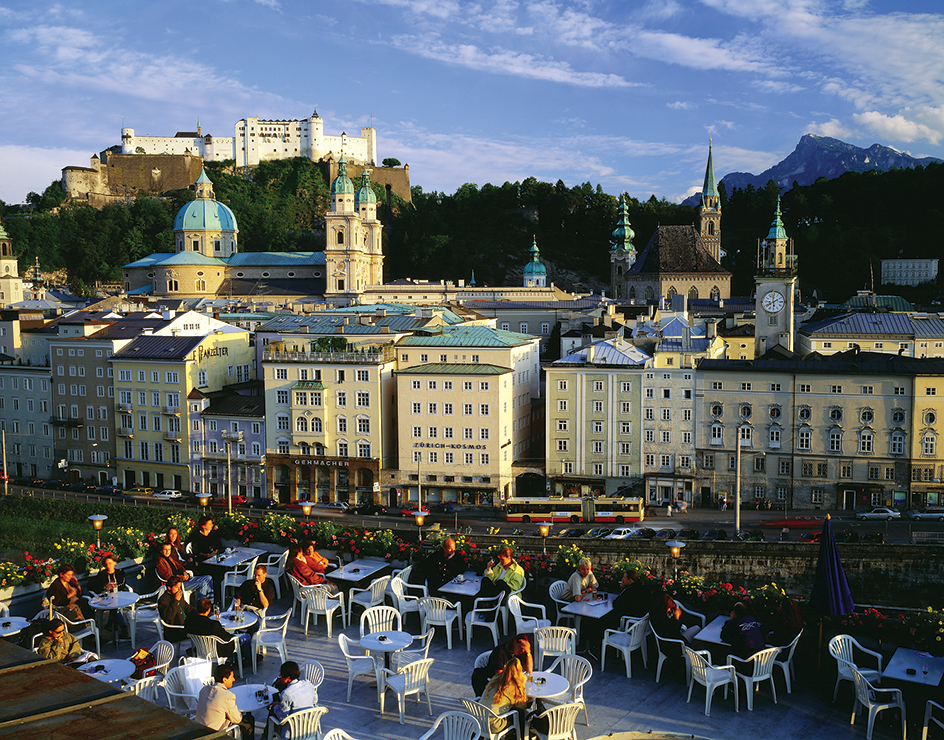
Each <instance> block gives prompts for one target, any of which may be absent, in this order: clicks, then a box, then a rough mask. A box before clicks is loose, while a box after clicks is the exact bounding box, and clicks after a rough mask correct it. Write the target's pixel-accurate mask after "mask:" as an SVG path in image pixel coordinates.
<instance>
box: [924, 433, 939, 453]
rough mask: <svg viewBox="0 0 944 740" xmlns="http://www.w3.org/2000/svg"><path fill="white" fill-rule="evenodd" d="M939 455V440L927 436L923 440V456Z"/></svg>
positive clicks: (930, 435) (929, 435)
mask: <svg viewBox="0 0 944 740" xmlns="http://www.w3.org/2000/svg"><path fill="white" fill-rule="evenodd" d="M936 453H937V438H936V437H935V436H934V435H933V434H925V435H924V439H922V440H921V454H922V455H927V456H929V457H933V456H934V455H935V454H936Z"/></svg>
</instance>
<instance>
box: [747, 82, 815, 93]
mask: <svg viewBox="0 0 944 740" xmlns="http://www.w3.org/2000/svg"><path fill="white" fill-rule="evenodd" d="M751 87H753V88H754V89H755V90H760V91H761V92H765V93H773V94H775V95H783V94H785V93H798V92H802V91H803V90H805V89H806V88H805V87H803V86H802V85H795V84H793V83H792V82H784V81H783V80H754V81H753V82H751Z"/></svg>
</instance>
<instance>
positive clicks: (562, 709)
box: [524, 704, 580, 740]
mask: <svg viewBox="0 0 944 740" xmlns="http://www.w3.org/2000/svg"><path fill="white" fill-rule="evenodd" d="M579 711H580V705H578V704H560V705H558V706H556V707H550V708H549V709H546V710H544V711H543V712H541V714H539V715H538V716H537V717H532V718H531V719H530V720H529V721H528V724H527V727H526V729H525V732H524V737H528V735H531V734H538V735H544V736H545V737H546V738H547V740H577V728H576V727H575V725H576V724H577V713H578V712H579ZM538 719H547V733H546V734H545V733H543V732H540V731H539V730H538V729H537V728H536V727H535V726H534V725H535V721H536V720H538Z"/></svg>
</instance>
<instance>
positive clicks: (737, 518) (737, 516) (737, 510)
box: [734, 424, 765, 539]
mask: <svg viewBox="0 0 944 740" xmlns="http://www.w3.org/2000/svg"><path fill="white" fill-rule="evenodd" d="M750 428H751V427H749V426H747V425H746V424H741V425H739V426H738V427H737V434H736V435H735V437H734V443H735V446H736V449H735V471H734V475H735V478H736V481H737V485H736V486H735V489H734V538H735V539H737V536H738V532H740V531H741V443H742V442H743V441H744V440H745V439H750V437H749V436H747V435H745V434H744V432H745V431H747V430H750ZM764 454H765V453H764V452H749V453H748V455H750V456H752V457H753V456H755V455H756V456H758V457H763V456H764Z"/></svg>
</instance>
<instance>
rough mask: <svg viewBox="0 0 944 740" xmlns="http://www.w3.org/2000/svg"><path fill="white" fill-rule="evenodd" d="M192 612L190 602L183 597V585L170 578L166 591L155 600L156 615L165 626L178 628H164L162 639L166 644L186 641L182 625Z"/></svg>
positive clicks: (173, 577)
mask: <svg viewBox="0 0 944 740" xmlns="http://www.w3.org/2000/svg"><path fill="white" fill-rule="evenodd" d="M192 611H193V607H192V606H191V605H190V602H188V601H187V599H186V597H185V596H184V589H183V584H182V583H181V581H180V578H178V577H177V576H171V577H170V578H169V579H168V580H167V590H166V591H164V593H162V594H161V597H160V598H159V599H158V600H157V613H158V614H159V615H160V617H161V619H162V620H164V621H165V622H167V624H170V625H174V626H176V627H179V629H173V628H172V627H166V626H165V627H164V639H165V640H167V641H168V642H172V643H178V642H182V641H183V640H186V639H187V632H186V631H185V630H184V624H185V623H186V620H187V615H189V614H190V612H192Z"/></svg>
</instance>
